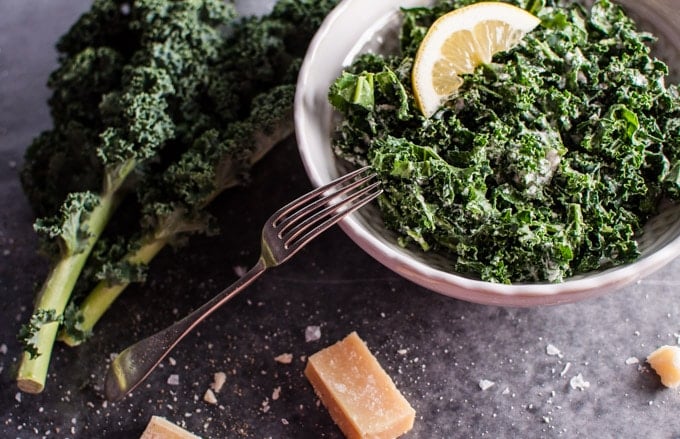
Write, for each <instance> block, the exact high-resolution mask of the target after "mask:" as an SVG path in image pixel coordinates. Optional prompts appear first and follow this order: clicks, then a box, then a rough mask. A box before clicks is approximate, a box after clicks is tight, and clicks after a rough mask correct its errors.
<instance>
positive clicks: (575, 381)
mask: <svg viewBox="0 0 680 439" xmlns="http://www.w3.org/2000/svg"><path fill="white" fill-rule="evenodd" d="M569 386H571V388H572V389H574V390H577V389H578V390H581V391H583V390H585V389H587V388H588V387H590V383H589V382H588V381H586V380H584V379H583V375H581V374H578V375H576V376H575V377H573V378H572V379H571V380H569Z"/></svg>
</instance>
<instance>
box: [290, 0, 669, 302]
mask: <svg viewBox="0 0 680 439" xmlns="http://www.w3.org/2000/svg"><path fill="white" fill-rule="evenodd" d="M673 1H674V0H653V1H652V0H650V1H649V4H648V3H647V2H644V4H643V3H639V4H638V2H637V0H627V1H623V3H625V5H626V6H627V9H628V11H629V12H630V13H632V14H633V15H634V16H635V17H637V18H639V19H640V22H641V24H642V25H643V27H646V28H647V29H648V30H652V31H654V32H655V33H656V34H657V36H659V37H660V44H661V45H662V50H663V51H664V53H666V54H668V56H666V57H665V58H666V61H668V62H671V64H672V65H674V66H675V68H678V66H679V65H680V61H678V58H677V55H678V54H680V30H678V28H677V26H674V25H672V23H673V20H677V19H678V17H680V14H678V13H677V11H674V10H673V11H671V9H670V2H673ZM666 2H667V3H666ZM430 3H431V1H428V0H401V1H395V0H371V1H370V2H369V1H366V0H344V1H342V2H341V3H340V4H339V5H338V6H337V7H336V8H335V9H334V10H333V12H332V13H331V14H330V15H329V16H328V17H327V19H326V20H325V21H324V23H323V25H322V26H321V28H320V29H319V31H318V33H317V34H316V36H315V37H314V39H313V41H312V43H311V45H310V47H309V49H308V52H307V55H306V58H305V61H304V63H303V66H302V69H301V71H300V76H299V79H298V84H297V96H296V99H295V126H296V133H297V140H298V147H299V150H300V154H301V156H302V161H303V163H304V166H305V169H306V171H307V174H308V176H309V178H310V179H311V181H312V184H314V185H315V186H321V185H323V184H326V183H328V182H330V181H331V180H333V179H335V178H337V177H339V176H340V175H342V174H343V173H344V172H345V171H346V169H344V168H343V163H342V162H341V161H340V160H338V159H337V158H336V157H335V156H334V154H333V152H332V150H331V144H330V143H331V139H330V137H331V134H332V132H333V128H334V127H333V110H332V109H331V107H330V105H329V104H328V100H327V96H328V89H329V86H330V84H331V83H332V82H333V81H334V80H335V78H336V77H337V76H338V75H339V74H340V73H341V71H342V68H343V66H347V65H349V64H350V63H351V62H352V60H353V59H354V58H355V57H356V55H357V54H358V53H361V52H363V51H367V50H374V51H384V50H390V48H389V47H388V46H390V42H393V41H394V37H396V35H397V32H398V27H399V24H400V19H399V17H400V14H399V7H413V6H422V5H428V4H430ZM652 3H654V4H652ZM666 5H668V6H666ZM664 7H668V11H665V10H663V8H664ZM669 14H670V15H669ZM392 44H394V43H392ZM673 57H675V58H673ZM672 68H673V67H672ZM677 78H678V77H677V76H675V79H676V80H677ZM340 226H341V227H342V229H343V230H344V231H345V232H346V233H347V235H349V237H350V238H351V239H352V240H354V241H355V242H356V243H357V244H358V245H359V246H360V247H361V248H362V249H364V250H365V251H366V252H367V253H368V254H370V255H371V256H372V257H374V258H375V259H377V260H378V261H380V262H381V263H382V264H384V265H385V266H387V267H388V268H390V269H391V270H393V271H394V272H396V273H398V274H399V275H401V276H403V277H405V278H407V279H409V280H411V281H413V282H415V283H416V284H419V285H421V286H423V287H426V288H429V289H431V290H433V291H436V292H439V293H442V294H445V295H447V296H451V297H455V298H458V299H463V300H467V301H470V302H477V303H484V304H494V305H504V306H533V305H548V304H560V303H567V302H573V301H576V300H580V299H584V298H588V297H593V296H596V295H599V294H602V293H604V292H607V291H611V290H613V289H616V288H620V287H622V286H624V285H627V284H629V283H631V282H634V281H636V280H638V279H640V278H641V277H643V276H646V275H648V274H650V273H652V272H653V271H655V270H657V269H659V268H661V267H662V266H663V265H664V264H666V263H668V262H669V261H671V260H672V259H673V258H675V257H676V256H677V255H679V254H680V207H678V206H675V207H672V208H669V209H664V210H663V211H662V213H661V214H660V215H659V216H658V217H656V218H653V219H652V220H651V221H650V222H649V223H648V224H647V226H646V227H645V233H644V238H643V240H642V242H640V247H641V250H642V256H641V257H640V258H639V259H638V260H637V261H636V262H634V263H630V264H627V265H622V266H619V267H616V268H611V269H608V270H604V271H601V272H596V273H590V274H587V275H580V276H575V277H572V278H569V279H567V280H566V281H564V282H562V283H557V284H554V283H531V284H513V285H503V284H495V283H491V282H484V281H480V280H476V279H470V278H468V277H464V276H460V275H457V274H456V273H452V272H449V271H446V270H444V269H443V268H442V267H444V263H443V260H442V259H441V257H440V256H437V255H435V254H433V253H424V252H421V251H417V250H415V251H412V250H409V249H405V248H402V247H400V246H399V245H398V244H397V242H396V238H395V236H394V234H392V233H391V232H389V231H387V230H386V229H385V227H384V226H383V224H382V220H381V219H380V213H379V211H378V209H377V207H375V206H368V207H366V208H363V209H362V210H360V211H358V212H356V213H354V214H352V215H351V216H349V217H348V218H346V219H344V220H343V221H342V222H341V223H340Z"/></svg>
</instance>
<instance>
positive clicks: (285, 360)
mask: <svg viewBox="0 0 680 439" xmlns="http://www.w3.org/2000/svg"><path fill="white" fill-rule="evenodd" d="M274 361H276V362H277V363H281V364H290V363H291V362H292V361H293V354H289V353H285V354H281V355H277V356H276V357H274Z"/></svg>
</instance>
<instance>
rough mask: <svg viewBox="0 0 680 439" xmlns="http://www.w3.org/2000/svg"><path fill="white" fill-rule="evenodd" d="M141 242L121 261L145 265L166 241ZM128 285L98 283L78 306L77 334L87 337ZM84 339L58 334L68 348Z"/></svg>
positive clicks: (64, 331) (148, 239) (155, 239)
mask: <svg viewBox="0 0 680 439" xmlns="http://www.w3.org/2000/svg"><path fill="white" fill-rule="evenodd" d="M142 242H145V244H143V245H142V246H141V247H140V248H139V249H137V250H136V251H134V252H131V253H130V254H128V255H127V256H126V257H124V258H123V260H125V261H126V262H128V263H130V264H142V265H146V264H148V263H149V262H151V260H152V259H153V258H154V257H155V256H156V255H157V254H158V252H159V251H161V249H163V247H165V245H166V244H167V243H168V240H167V239H165V238H156V237H151V238H147V239H142ZM130 283H131V282H126V281H120V282H117V283H115V284H110V283H109V282H107V281H105V280H103V281H100V282H99V283H98V284H97V285H96V286H95V287H94V288H93V289H92V291H91V292H90V294H88V295H87V297H86V298H85V300H83V302H82V303H81V304H80V306H79V310H78V314H79V320H78V322H77V323H76V329H77V330H78V332H79V333H81V334H84V335H85V337H87V336H89V334H91V332H92V328H94V325H96V324H97V322H98V321H99V319H100V318H101V317H102V316H103V315H104V313H105V312H106V310H108V309H109V307H110V306H111V304H112V303H113V302H114V301H115V300H116V299H117V298H118V296H120V295H121V293H122V292H123V291H125V289H126V288H127V287H128V285H130ZM81 319H82V320H81ZM85 337H78V336H75V335H74V334H70V333H69V332H68V331H66V330H62V332H61V333H60V334H59V340H60V341H62V342H64V343H66V344H67V345H68V346H78V345H79V344H81V343H82V342H83V341H85Z"/></svg>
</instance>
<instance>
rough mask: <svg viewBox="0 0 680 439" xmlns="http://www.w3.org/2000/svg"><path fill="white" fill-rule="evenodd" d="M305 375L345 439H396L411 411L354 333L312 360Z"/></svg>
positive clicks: (408, 425) (411, 416)
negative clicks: (346, 438)
mask: <svg viewBox="0 0 680 439" xmlns="http://www.w3.org/2000/svg"><path fill="white" fill-rule="evenodd" d="M305 375H306V376H307V379H308V380H309V381H310V383H311V384H312V386H313V387H314V390H315V392H316V394H317V395H318V396H319V399H320V400H321V402H322V403H323V404H324V406H325V407H326V408H327V409H328V412H329V413H330V415H331V418H333V421H334V422H335V423H336V424H337V425H338V427H339V428H340V430H342V432H343V433H344V434H345V436H346V437H348V438H349V439H368V438H370V439H394V438H396V437H398V436H400V435H402V434H404V433H406V432H407V431H409V430H410V429H411V428H412V427H413V421H414V419H415V410H414V409H413V408H412V407H411V405H410V404H409V403H408V401H407V400H406V398H404V396H403V395H402V394H401V393H400V392H399V390H398V389H397V387H396V386H395V385H394V382H393V381H392V379H391V378H390V377H389V375H387V373H386V372H385V371H384V370H383V369H382V367H381V366H380V364H379V363H378V360H377V359H376V358H375V357H374V356H373V354H371V352H370V351H369V350H368V347H366V344H365V343H364V342H363V341H362V340H361V338H359V336H358V335H357V333H356V332H352V333H351V334H349V335H348V336H347V337H345V338H344V339H343V340H341V341H339V342H338V343H336V344H334V345H332V346H329V347H327V348H325V349H323V350H321V351H319V352H317V353H315V354H314V355H312V356H310V357H309V359H308V362H307V366H306V367H305Z"/></svg>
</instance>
